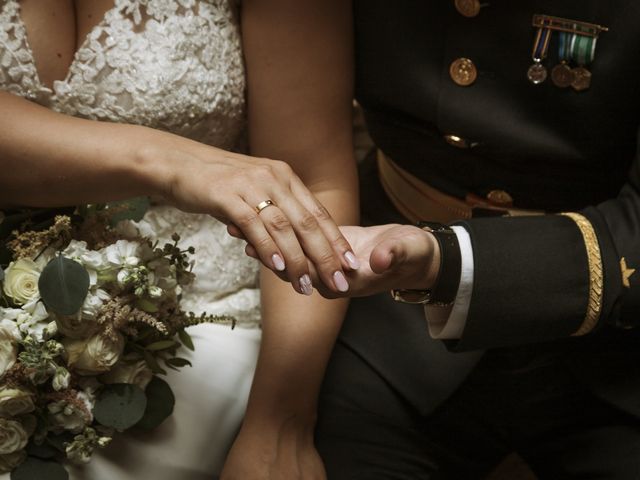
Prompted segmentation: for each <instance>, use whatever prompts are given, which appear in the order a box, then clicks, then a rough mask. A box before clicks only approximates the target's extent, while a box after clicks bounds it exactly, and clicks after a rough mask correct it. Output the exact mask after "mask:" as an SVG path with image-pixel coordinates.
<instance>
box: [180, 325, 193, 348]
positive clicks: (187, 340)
mask: <svg viewBox="0 0 640 480" xmlns="http://www.w3.org/2000/svg"><path fill="white" fill-rule="evenodd" d="M178 337H180V341H181V342H182V344H183V345H184V346H185V347H187V348H188V349H189V350H191V351H192V352H193V351H194V350H195V347H194V346H193V340H192V339H191V335H189V334H188V333H187V331H186V330H184V329H182V330H179V331H178Z"/></svg>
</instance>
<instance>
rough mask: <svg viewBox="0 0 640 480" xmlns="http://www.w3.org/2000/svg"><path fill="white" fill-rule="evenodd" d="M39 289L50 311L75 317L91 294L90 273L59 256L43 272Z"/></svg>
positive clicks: (74, 262)
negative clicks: (88, 294) (89, 293)
mask: <svg viewBox="0 0 640 480" xmlns="http://www.w3.org/2000/svg"><path fill="white" fill-rule="evenodd" d="M38 288H39V290H40V295H41V296H42V300H44V303H45V304H46V306H47V308H48V309H49V310H53V311H54V312H56V313H59V314H61V315H73V314H74V313H76V312H77V311H78V310H80V308H81V307H82V304H83V303H84V299H85V298H86V296H87V293H88V292H89V273H87V270H86V269H85V268H84V267H83V266H82V265H80V264H79V263H78V262H76V261H74V260H70V259H68V258H65V257H63V256H62V255H58V256H57V257H56V258H54V259H53V260H51V261H50V262H49V263H48V264H47V266H46V267H44V270H42V273H41V274H40V279H39V281H38Z"/></svg>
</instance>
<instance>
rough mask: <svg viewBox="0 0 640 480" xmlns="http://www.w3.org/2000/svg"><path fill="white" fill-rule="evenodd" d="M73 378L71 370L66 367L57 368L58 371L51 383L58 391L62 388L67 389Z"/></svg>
mask: <svg viewBox="0 0 640 480" xmlns="http://www.w3.org/2000/svg"><path fill="white" fill-rule="evenodd" d="M70 380H71V374H70V373H69V370H67V369H66V368H64V367H58V368H56V373H55V374H54V376H53V381H52V382H51V385H52V386H53V389H54V390H55V391H56V392H59V391H60V390H66V389H67V388H69V381H70Z"/></svg>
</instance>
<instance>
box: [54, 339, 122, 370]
mask: <svg viewBox="0 0 640 480" xmlns="http://www.w3.org/2000/svg"><path fill="white" fill-rule="evenodd" d="M63 343H64V347H65V350H66V351H67V355H68V358H69V360H68V364H69V367H70V368H71V369H72V370H74V371H76V372H78V373H79V374H80V375H95V374H98V373H102V372H106V371H107V370H109V369H110V368H111V367H112V366H113V365H115V363H116V362H117V361H118V359H119V358H120V355H122V351H123V350H124V337H123V336H122V335H118V338H117V341H115V342H114V341H112V340H111V339H109V338H107V337H105V336H103V335H94V336H93V337H91V338H89V339H88V340H72V339H65V340H63Z"/></svg>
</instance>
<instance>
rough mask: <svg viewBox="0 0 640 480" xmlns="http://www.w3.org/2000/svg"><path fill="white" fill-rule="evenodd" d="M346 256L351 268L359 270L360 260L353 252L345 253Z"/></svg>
mask: <svg viewBox="0 0 640 480" xmlns="http://www.w3.org/2000/svg"><path fill="white" fill-rule="evenodd" d="M344 258H346V259H347V263H348V264H349V266H350V267H351V268H353V269H354V270H357V269H359V268H360V261H359V260H358V259H357V258H356V256H355V255H354V254H353V252H347V253H345V254H344Z"/></svg>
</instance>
